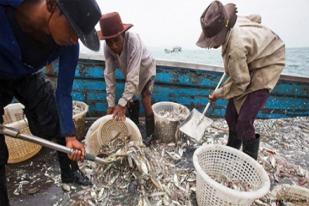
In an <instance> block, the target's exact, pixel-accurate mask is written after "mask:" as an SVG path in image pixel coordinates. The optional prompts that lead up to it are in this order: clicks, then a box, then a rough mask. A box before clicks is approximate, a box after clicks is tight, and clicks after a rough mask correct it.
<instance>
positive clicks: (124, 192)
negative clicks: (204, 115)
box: [9, 117, 309, 206]
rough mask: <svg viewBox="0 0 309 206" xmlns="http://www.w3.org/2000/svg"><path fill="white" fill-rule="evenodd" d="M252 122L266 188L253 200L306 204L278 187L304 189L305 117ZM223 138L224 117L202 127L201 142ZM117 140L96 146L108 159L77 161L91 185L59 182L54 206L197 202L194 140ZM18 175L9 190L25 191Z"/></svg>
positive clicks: (308, 124) (308, 182) (308, 177)
mask: <svg viewBox="0 0 309 206" xmlns="http://www.w3.org/2000/svg"><path fill="white" fill-rule="evenodd" d="M255 126H256V132H257V133H260V134H261V146H260V153H259V158H258V162H259V163H260V164H261V165H262V166H263V167H264V169H265V170H266V172H267V173H268V175H269V177H270V180H271V191H270V192H269V194H267V195H266V196H265V197H263V198H261V199H259V200H256V201H255V202H254V204H253V205H255V206H266V205H270V206H276V205H293V204H294V205H309V198H308V196H309V195H308V194H307V196H306V193H304V198H303V199H301V197H298V198H299V199H297V200H294V199H291V198H290V197H288V196H287V195H286V194H285V193H282V192H281V193H279V192H278V191H282V190H278V188H281V187H282V185H292V186H294V185H296V186H299V187H301V188H304V189H308V188H309V171H308V170H309V161H308V159H309V131H308V128H309V118H308V117H307V118H305V117H303V118H291V119H278V120H256V122H255ZM227 137H228V128H227V125H226V122H225V120H223V119H216V120H214V123H213V125H212V126H211V127H209V128H207V130H206V131H205V135H204V137H203V142H204V143H206V144H213V143H217V144H226V142H227ZM123 141H124V142H121V141H118V140H117V141H116V140H114V141H112V142H111V143H110V144H109V145H106V147H104V148H102V150H101V157H103V158H107V159H109V160H110V161H109V163H108V164H106V165H96V164H95V163H92V162H88V161H85V162H83V163H81V164H80V167H81V169H82V170H83V172H84V173H85V174H86V175H87V176H88V177H90V178H91V180H92V182H93V183H94V185H93V186H92V187H84V188H83V187H75V186H72V185H62V188H63V190H64V191H66V192H65V193H64V195H63V196H62V197H58V198H57V199H58V200H57V202H56V203H55V204H54V206H60V205H61V206H92V205H138V206H147V205H188V206H190V205H197V203H196V199H195V191H196V179H195V178H196V173H195V170H194V167H193V164H192V155H193V152H194V151H195V149H196V148H197V147H199V146H200V145H198V144H197V143H194V142H191V141H190V140H188V139H186V138H184V137H183V138H180V139H179V140H178V142H177V143H170V144H162V143H159V142H156V143H154V144H153V145H151V146H150V147H144V146H142V145H136V144H135V143H134V142H132V141H130V138H126V139H124V140H123ZM38 173H42V171H39V170H38ZM52 174H54V172H52V173H50V172H49V171H46V172H45V176H46V177H47V178H48V181H49V182H50V181H51V180H52V179H54V182H55V183H56V184H59V174H58V173H56V174H55V175H54V176H52ZM22 175H23V174H21V177H22ZM222 179H223V180H219V182H221V183H222V184H225V185H227V186H228V185H231V186H232V187H235V185H236V189H237V188H238V189H239V190H243V191H247V186H246V185H245V184H244V185H243V183H240V184H238V183H235V182H233V181H232V182H230V181H231V180H228V179H224V178H222ZM18 180H20V182H15V181H14V182H10V183H9V184H10V185H11V187H15V189H14V190H13V191H15V193H14V194H15V195H19V194H20V193H22V191H26V190H25V184H28V183H27V182H25V180H28V179H25V178H19V179H18ZM41 181H45V180H41ZM59 186H60V184H59ZM31 192H32V191H31ZM292 192H293V191H292V190H289V193H292ZM34 193H35V192H34Z"/></svg>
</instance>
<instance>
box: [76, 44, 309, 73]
mask: <svg viewBox="0 0 309 206" xmlns="http://www.w3.org/2000/svg"><path fill="white" fill-rule="evenodd" d="M177 47H178V46H177ZM173 48H174V47H167V48H161V47H148V49H149V51H150V52H151V53H152V55H153V57H154V58H155V59H157V60H167V61H179V62H186V63H195V64H206V65H216V66H223V61H222V57H221V49H200V48H197V49H187V48H181V47H180V48H181V51H179V52H169V51H170V50H172V49H173ZM81 53H86V54H98V53H101V54H103V51H102V49H101V50H100V51H99V52H96V53H94V52H92V51H90V50H88V49H86V48H85V47H83V46H81ZM283 73H284V74H289V75H295V76H304V77H309V47H299V48H286V65H285V68H284V70H283Z"/></svg>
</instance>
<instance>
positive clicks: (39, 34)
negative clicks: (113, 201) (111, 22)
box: [0, 0, 101, 206]
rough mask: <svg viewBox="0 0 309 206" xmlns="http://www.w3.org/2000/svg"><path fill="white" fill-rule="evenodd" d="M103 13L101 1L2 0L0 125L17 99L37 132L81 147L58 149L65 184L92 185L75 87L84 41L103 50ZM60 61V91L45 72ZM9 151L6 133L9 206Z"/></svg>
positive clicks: (1, 159) (2, 148)
mask: <svg viewBox="0 0 309 206" xmlns="http://www.w3.org/2000/svg"><path fill="white" fill-rule="evenodd" d="M100 17H101V12H100V9H99V7H98V5H97V3H96V1H95V0H74V1H72V0H10V1H8V0H0V25H1V26H0V123H2V122H3V119H2V115H3V107H4V106H6V105H7V104H9V103H10V102H11V101H12V99H13V98H14V97H15V98H16V99H17V100H18V101H20V102H21V103H22V104H23V105H24V106H25V114H26V117H27V120H28V123H29V127H30V130H31V133H32V134H34V135H37V136H41V137H43V138H54V137H57V141H58V142H59V143H60V144H62V145H66V146H67V147H70V148H72V149H74V150H75V152H73V153H72V154H71V155H69V156H67V155H66V154H64V153H60V152H59V153H58V160H59V164H60V169H61V179H62V182H65V183H76V184H80V185H90V184H91V182H90V180H89V179H88V178H87V177H86V176H84V175H83V174H82V173H81V172H80V170H79V168H78V165H77V162H76V161H77V160H83V159H84V154H85V148H84V145H83V144H81V143H80V142H79V141H78V140H77V139H76V137H75V128H74V124H73V120H72V97H71V90H72V84H73V79H74V74H75V67H76V65H77V61H78V57H79V44H78V39H80V40H81V41H82V42H83V44H85V45H86V46H87V47H88V48H90V49H92V50H99V46H100V45H99V43H100V42H99V39H98V37H97V34H96V31H95V29H94V27H95V25H96V24H97V22H98V21H99V19H100ZM56 59H59V75H58V82H57V90H56V95H55V96H54V91H53V88H52V86H51V84H50V83H49V82H48V81H47V80H46V79H45V77H44V75H43V74H42V73H41V72H40V70H41V69H42V68H43V67H44V66H45V65H47V64H49V63H51V62H52V61H54V60H56ZM7 160H8V150H7V146H6V143H5V139H4V136H3V135H0V205H1V206H7V205H9V200H8V196H7V188H6V175H5V164H6V163H7Z"/></svg>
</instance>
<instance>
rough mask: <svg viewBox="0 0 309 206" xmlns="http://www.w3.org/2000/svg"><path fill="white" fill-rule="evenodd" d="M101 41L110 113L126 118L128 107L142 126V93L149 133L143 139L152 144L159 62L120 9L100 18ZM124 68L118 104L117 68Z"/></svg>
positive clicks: (133, 118) (134, 118)
mask: <svg viewBox="0 0 309 206" xmlns="http://www.w3.org/2000/svg"><path fill="white" fill-rule="evenodd" d="M100 25H101V32H99V33H98V34H99V36H100V39H101V40H105V41H106V44H105V45H104V56H105V61H106V64H105V71H104V77H105V82H106V93H107V103H108V111H107V113H108V114H113V116H114V118H115V119H116V120H124V118H125V108H127V109H128V113H129V117H130V118H131V119H132V120H133V121H134V122H135V123H136V124H137V125H138V124H139V122H138V117H139V101H138V100H133V98H134V96H141V97H142V103H143V106H144V110H145V119H146V136H145V137H143V141H144V143H145V144H146V145H149V144H150V142H151V141H152V140H153V138H154V136H153V133H154V114H153V111H152V107H151V95H152V90H153V85H154V78H155V75H156V63H155V60H154V59H153V58H152V56H151V54H150V52H149V51H148V50H147V48H146V47H145V45H144V44H143V42H142V40H141V38H140V36H139V35H138V34H136V33H133V32H128V31H127V30H128V29H130V28H131V27H132V26H133V25H132V24H123V23H122V21H121V18H120V16H119V14H118V13H117V12H112V13H107V14H104V15H103V16H102V17H101V20H100ZM116 68H119V69H121V71H122V73H123V75H124V77H125V87H124V92H123V94H122V96H121V98H120V99H119V101H118V104H115V89H116V80H115V70H116Z"/></svg>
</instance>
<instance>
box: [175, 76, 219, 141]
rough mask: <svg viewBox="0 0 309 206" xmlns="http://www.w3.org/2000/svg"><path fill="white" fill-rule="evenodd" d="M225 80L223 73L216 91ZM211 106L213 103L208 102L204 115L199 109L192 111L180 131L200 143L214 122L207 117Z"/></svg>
mask: <svg viewBox="0 0 309 206" xmlns="http://www.w3.org/2000/svg"><path fill="white" fill-rule="evenodd" d="M224 78H225V73H223V75H222V77H221V79H220V81H219V83H218V85H217V87H216V89H215V90H217V89H218V88H219V86H220V85H221V83H222V81H223V79H224ZM210 105H211V102H210V101H208V103H207V105H206V107H205V109H204V111H203V113H201V112H199V111H198V110H197V109H195V108H194V109H193V110H192V111H191V113H190V115H189V117H188V118H187V119H186V120H185V121H184V122H182V124H181V126H180V127H179V130H180V131H181V132H183V133H184V134H186V135H188V136H189V137H191V138H193V139H194V140H196V141H200V139H201V138H202V137H203V135H204V132H205V130H206V128H207V127H209V126H210V125H211V124H212V122H213V120H212V119H210V118H208V117H206V116H205V114H206V112H207V110H208V109H209V107H210Z"/></svg>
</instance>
